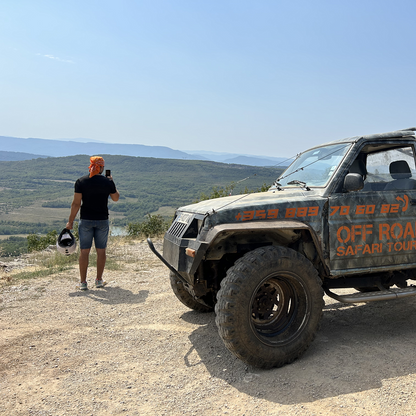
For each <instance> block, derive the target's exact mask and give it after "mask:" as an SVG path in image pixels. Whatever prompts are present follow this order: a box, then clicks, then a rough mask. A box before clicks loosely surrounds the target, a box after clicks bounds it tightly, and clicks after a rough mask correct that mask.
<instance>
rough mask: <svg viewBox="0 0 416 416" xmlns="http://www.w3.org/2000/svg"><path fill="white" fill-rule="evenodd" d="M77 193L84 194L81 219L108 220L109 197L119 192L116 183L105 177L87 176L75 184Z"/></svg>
mask: <svg viewBox="0 0 416 416" xmlns="http://www.w3.org/2000/svg"><path fill="white" fill-rule="evenodd" d="M75 192H76V193H79V194H82V205H81V219H82V220H107V219H108V208H107V205H108V197H109V195H110V194H114V193H115V192H117V190H116V185H115V184H114V182H113V181H112V180H110V179H108V178H106V177H105V176H102V175H94V176H93V177H92V178H90V176H89V175H85V176H83V177H82V178H79V179H78V180H77V181H76V182H75Z"/></svg>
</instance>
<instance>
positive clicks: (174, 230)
mask: <svg viewBox="0 0 416 416" xmlns="http://www.w3.org/2000/svg"><path fill="white" fill-rule="evenodd" d="M187 228H188V224H185V223H183V222H178V221H175V222H174V223H173V224H172V225H171V226H170V228H169V231H168V233H169V234H171V235H173V236H175V237H181V236H182V234H183V233H184V232H185V230H186V229H187Z"/></svg>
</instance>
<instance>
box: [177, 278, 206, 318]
mask: <svg viewBox="0 0 416 416" xmlns="http://www.w3.org/2000/svg"><path fill="white" fill-rule="evenodd" d="M170 285H171V286H172V290H173V293H174V294H175V295H176V297H177V298H178V299H179V300H180V301H181V302H182V303H183V304H184V305H185V306H187V307H188V308H190V309H193V310H194V311H197V312H212V311H213V310H214V308H213V307H210V306H207V305H204V304H203V303H200V302H198V301H197V300H196V299H194V298H193V297H192V295H191V294H190V293H189V292H188V291H187V290H186V289H185V288H184V287H183V284H182V282H181V281H180V280H179V279H178V278H177V276H176V275H175V273H173V272H170Z"/></svg>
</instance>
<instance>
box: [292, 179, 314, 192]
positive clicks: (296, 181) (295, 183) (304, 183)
mask: <svg viewBox="0 0 416 416" xmlns="http://www.w3.org/2000/svg"><path fill="white" fill-rule="evenodd" d="M287 184H288V185H300V186H302V187H303V188H305V189H306V190H307V191H310V190H311V188H309V186H308V185H306V182H302V181H298V180H297V179H295V180H293V181H290V182H288V183H287Z"/></svg>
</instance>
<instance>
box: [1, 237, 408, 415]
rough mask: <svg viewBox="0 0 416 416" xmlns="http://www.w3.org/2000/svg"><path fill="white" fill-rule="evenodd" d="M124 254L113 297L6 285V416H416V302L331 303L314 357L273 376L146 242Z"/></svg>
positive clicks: (58, 283) (55, 281)
mask: <svg viewBox="0 0 416 416" xmlns="http://www.w3.org/2000/svg"><path fill="white" fill-rule="evenodd" d="M156 246H159V247H160V241H158V242H156ZM117 250H118V251H117V254H116V257H117V258H118V259H122V260H123V261H124V262H123V267H122V268H121V269H120V270H117V271H111V270H108V271H106V274H105V279H106V280H107V281H108V285H107V286H106V287H105V288H104V289H95V288H93V287H91V288H90V290H88V291H86V292H81V291H78V290H76V282H77V281H78V271H77V269H76V268H74V269H73V270H70V271H69V272H65V273H61V274H60V275H54V276H49V277H46V278H37V279H32V280H26V281H21V280H19V281H16V282H13V280H12V281H11V282H9V283H6V281H5V279H4V278H3V279H2V280H0V282H1V283H0V284H1V302H0V317H1V319H0V391H1V399H0V414H1V415H30V416H34V415H36V416H38V415H39V416H40V415H42V416H43V415H54V416H55V415H204V416H205V415H227V414H229V415H247V416H248V415H279V416H280V415H345V416H351V415H377V416H379V415H386V416H387V415H388V416H391V415H414V414H416V410H414V409H415V408H416V395H415V394H414V392H415V390H416V361H415V359H414V356H415V352H416V331H414V328H416V302H415V299H413V298H407V299H405V300H400V301H388V302H374V303H369V304H356V305H344V304H341V303H337V302H335V301H334V300H332V299H330V298H327V297H325V303H326V306H325V309H324V314H323V319H322V325H321V329H320V330H319V332H318V334H317V337H316V339H315V341H314V342H313V344H312V345H311V347H310V348H309V349H308V350H307V351H306V353H305V354H304V355H303V356H302V357H301V358H300V359H299V360H297V361H295V362H294V363H293V364H291V365H287V366H285V367H283V368H278V369H273V370H267V371H265V370H259V369H256V368H251V367H247V366H246V365H245V364H244V363H242V362H241V361H240V360H238V359H237V358H235V357H234V356H233V355H231V353H230V352H229V351H228V350H227V349H226V348H225V347H224V345H223V343H222V341H221V339H220V338H219V336H218V333H217V329H216V326H215V322H214V314H213V313H209V314H200V313H196V312H193V311H191V310H188V309H187V308H186V307H185V306H183V305H182V304H181V303H180V302H179V301H178V300H177V299H176V298H175V296H174V294H173V292H172V290H171V289H170V285H169V281H168V270H167V269H166V267H165V266H164V265H162V264H161V263H160V262H159V261H158V260H157V259H156V257H154V255H153V254H152V253H151V252H150V250H149V249H148V248H147V244H146V243H145V242H136V243H134V244H131V245H126V246H120V247H119V248H118V249H117ZM3 273H4V272H3ZM1 276H2V275H0V277H1ZM3 277H4V275H3ZM93 279H94V275H93V270H91V275H90V280H89V281H90V282H92V281H93Z"/></svg>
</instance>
